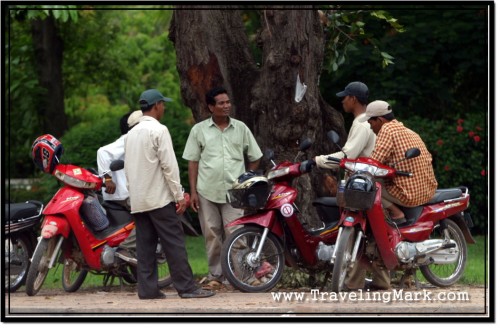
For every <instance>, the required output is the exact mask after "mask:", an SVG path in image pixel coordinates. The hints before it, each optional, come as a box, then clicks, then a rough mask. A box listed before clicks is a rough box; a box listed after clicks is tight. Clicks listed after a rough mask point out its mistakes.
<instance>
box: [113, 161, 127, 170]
mask: <svg viewBox="0 0 500 328" xmlns="http://www.w3.org/2000/svg"><path fill="white" fill-rule="evenodd" d="M124 167H125V162H124V161H123V160H121V159H117V160H114V161H112V162H111V165H110V166H109V169H110V170H111V171H119V170H121V169H123V168H124Z"/></svg>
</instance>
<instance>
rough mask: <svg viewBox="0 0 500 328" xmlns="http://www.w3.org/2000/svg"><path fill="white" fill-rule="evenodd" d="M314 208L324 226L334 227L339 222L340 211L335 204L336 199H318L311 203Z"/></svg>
mask: <svg viewBox="0 0 500 328" xmlns="http://www.w3.org/2000/svg"><path fill="white" fill-rule="evenodd" d="M312 204H313V206H314V207H315V208H316V211H317V213H318V217H319V219H320V220H321V221H323V222H324V223H325V225H327V226H330V225H333V226H335V225H336V224H337V223H338V222H339V220H340V209H339V205H338V204H337V197H320V198H316V199H315V200H313V202H312Z"/></svg>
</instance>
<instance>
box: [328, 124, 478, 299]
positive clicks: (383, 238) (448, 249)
mask: <svg viewBox="0 0 500 328" xmlns="http://www.w3.org/2000/svg"><path fill="white" fill-rule="evenodd" d="M329 137H330V139H332V140H333V141H334V142H335V143H337V142H338V135H337V134H336V133H334V132H330V135H329ZM419 155H420V150H419V149H418V148H412V149H409V150H408V151H407V152H406V154H405V158H404V159H402V160H401V161H403V160H407V159H410V158H414V157H417V156H419ZM328 160H330V161H331V162H332V163H337V164H339V166H340V167H341V168H343V169H345V170H346V171H347V173H348V176H349V177H348V179H347V180H346V182H345V188H344V192H343V194H342V192H341V190H342V187H340V188H339V192H338V194H337V199H338V202H339V205H340V206H341V208H342V214H341V218H340V223H339V225H340V227H339V232H338V239H337V243H336V245H335V251H334V253H333V256H332V259H331V260H332V263H333V274H332V280H333V282H332V283H333V291H334V292H339V291H341V290H342V289H343V288H344V280H345V277H346V275H347V274H348V272H349V271H350V270H352V268H353V265H354V263H355V262H356V261H360V260H368V261H376V260H380V259H381V260H382V263H383V264H384V266H385V268H387V269H388V270H394V271H404V275H403V277H402V279H401V283H402V282H403V281H404V280H405V279H406V278H407V277H411V276H414V278H415V283H416V284H417V285H418V280H417V279H416V269H417V268H418V269H420V271H421V272H422V274H423V276H424V277H425V278H426V279H427V280H428V281H429V282H430V283H431V284H433V285H435V286H439V287H448V286H451V285H453V284H454V283H456V282H457V281H458V280H459V279H460V278H461V277H462V275H463V273H464V270H465V265H466V263H467V244H466V243H475V241H474V239H473V238H472V236H471V233H470V231H469V227H472V219H471V217H470V214H469V213H467V212H465V211H466V210H467V208H468V207H469V198H470V195H469V192H468V189H467V188H466V187H458V188H451V189H438V190H436V193H435V195H434V197H432V199H431V200H430V201H429V202H427V203H426V204H424V205H422V206H417V207H411V208H406V207H401V206H400V208H401V210H402V211H403V212H404V214H405V218H406V220H407V221H406V222H405V223H401V224H395V223H394V222H393V221H392V220H391V219H390V217H389V216H388V214H387V212H386V211H385V210H384V209H383V207H382V202H381V190H382V189H381V184H380V182H379V181H377V180H375V178H377V179H391V178H394V177H395V176H397V175H399V176H408V177H410V176H411V175H412V173H411V172H403V171H398V170H396V169H395V168H394V166H395V165H397V163H395V164H394V165H392V166H387V165H383V164H381V163H380V162H377V161H375V160H373V159H371V158H363V157H361V158H358V159H347V158H344V159H342V160H338V159H336V158H333V157H329V158H328ZM401 161H399V162H401ZM399 162H398V163H399Z"/></svg>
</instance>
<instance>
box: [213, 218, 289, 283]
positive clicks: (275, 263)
mask: <svg viewBox="0 0 500 328" xmlns="http://www.w3.org/2000/svg"><path fill="white" fill-rule="evenodd" d="M262 233H263V228H260V227H251V226H244V227H243V228H240V229H238V230H236V231H235V232H233V233H232V234H231V235H230V236H229V237H228V238H227V239H226V241H225V242H224V244H223V246H222V253H221V255H222V261H221V265H222V273H223V274H224V277H225V278H226V279H227V280H228V281H229V282H230V283H231V285H233V286H234V287H235V288H237V289H239V290H241V291H243V292H248V293H258V292H265V291H268V290H270V289H272V288H273V287H274V286H276V284H277V283H278V282H279V280H280V279H281V275H282V274H283V269H284V266H285V257H284V255H283V246H282V245H281V243H280V241H279V240H278V238H277V237H276V236H275V235H273V234H272V233H269V234H268V235H267V238H266V241H265V243H264V245H263V247H262V252H261V254H260V258H259V261H258V262H255V261H254V260H253V258H252V256H254V255H255V252H256V251H257V247H258V246H259V243H260V240H261V238H262Z"/></svg>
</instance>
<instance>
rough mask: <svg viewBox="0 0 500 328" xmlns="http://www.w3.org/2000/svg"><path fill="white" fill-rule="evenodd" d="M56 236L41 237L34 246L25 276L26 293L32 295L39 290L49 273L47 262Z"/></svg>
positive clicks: (52, 250) (54, 245)
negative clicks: (38, 242)
mask: <svg viewBox="0 0 500 328" xmlns="http://www.w3.org/2000/svg"><path fill="white" fill-rule="evenodd" d="M56 242H57V240H56V238H50V239H42V240H41V241H40V244H39V245H38V246H37V247H36V249H35V253H34V254H33V258H32V259H31V265H30V268H29V270H28V276H27V278H26V294H28V296H34V295H36V294H37V293H38V292H39V291H40V288H41V287H42V285H43V282H44V281H45V278H47V274H48V273H49V262H50V259H51V257H52V253H53V252H54V250H55V248H56Z"/></svg>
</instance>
